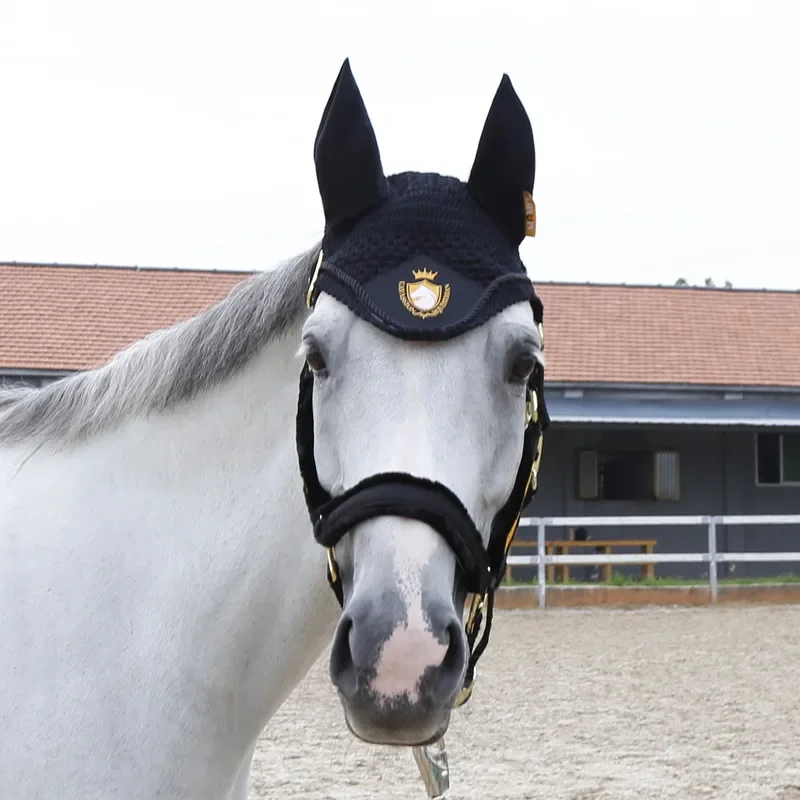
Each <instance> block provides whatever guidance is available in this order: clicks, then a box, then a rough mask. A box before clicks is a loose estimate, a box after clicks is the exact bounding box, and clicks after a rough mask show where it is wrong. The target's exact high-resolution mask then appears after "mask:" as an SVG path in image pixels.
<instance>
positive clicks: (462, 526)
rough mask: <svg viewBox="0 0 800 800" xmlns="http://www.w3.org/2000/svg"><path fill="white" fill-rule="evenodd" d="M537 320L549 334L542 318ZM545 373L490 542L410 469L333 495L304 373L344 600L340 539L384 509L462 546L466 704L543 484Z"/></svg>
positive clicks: (303, 451) (320, 496) (311, 482)
mask: <svg viewBox="0 0 800 800" xmlns="http://www.w3.org/2000/svg"><path fill="white" fill-rule="evenodd" d="M321 262H322V254H321V253H320V257H319V262H318V264H317V271H316V272H315V273H314V277H313V278H312V281H311V286H310V287H309V292H308V305H309V307H312V306H313V302H314V283H315V280H316V277H317V275H318V273H319V266H320V264H321ZM540 314H541V310H540V306H539V307H537V306H534V315H535V317H536V316H539V317H540ZM536 321H537V323H538V325H539V331H540V334H541V332H542V323H541V318H539V319H537V320H536ZM543 380H544V372H543V369H542V367H541V365H540V364H538V363H537V365H536V368H535V369H534V372H533V374H532V376H531V378H530V381H529V383H528V387H527V401H526V404H525V420H524V425H525V434H524V441H523V447H522V458H521V460H520V464H519V468H518V470H517V477H516V480H515V481H514V487H513V489H512V490H511V493H510V494H509V496H508V498H507V499H506V502H505V505H503V507H502V508H501V509H500V510H499V511H498V512H497V514H496V515H495V518H494V520H493V522H492V526H491V532H490V536H489V544H488V547H485V546H484V544H483V538H482V536H481V533H480V531H479V530H478V529H477V527H476V526H475V523H474V522H473V520H472V518H471V517H470V515H469V512H468V511H467V510H466V508H464V505H463V503H462V502H461V501H460V500H459V499H458V497H457V496H456V495H455V494H454V493H453V492H452V491H451V490H450V489H448V488H447V487H446V486H444V485H443V484H441V483H439V482H437V481H431V480H426V479H424V478H419V477H416V476H414V475H408V474H406V473H395V472H386V473H379V474H376V475H372V476H370V477H369V478H366V479H364V480H363V481H361V482H360V483H358V484H356V485H355V486H353V487H351V488H350V489H348V490H347V491H346V492H344V493H343V494H340V495H337V496H336V497H331V495H330V494H329V493H328V492H327V491H326V490H325V489H324V488H323V487H322V485H321V484H320V482H319V477H318V475H317V466H316V462H315V460H314V413H313V405H312V394H313V390H314V376H313V373H312V372H311V370H310V368H309V367H308V366H307V365H306V366H305V367H304V368H303V371H302V372H301V375H300V393H299V399H298V406H297V431H296V433H297V454H298V459H299V463H300V474H301V476H302V479H303V490H304V493H305V499H306V504H307V506H308V511H309V515H310V517H311V522H312V524H313V526H314V538H315V539H316V541H317V542H319V544H321V545H323V546H324V547H325V548H327V551H328V581H329V583H330V585H331V588H332V589H333V591H334V593H335V595H336V599H337V600H338V601H339V605H340V606H342V605H343V604H344V598H343V592H342V581H341V576H340V574H339V568H338V565H337V563H336V558H335V555H334V547H335V546H336V544H337V543H338V542H339V541H340V540H341V538H342V537H343V536H344V535H345V534H346V533H348V532H349V531H351V530H352V529H353V528H354V527H355V526H356V525H358V524H360V523H362V522H365V521H367V520H369V519H374V518H376V517H381V516H400V517H406V518H409V519H415V520H419V521H420V522H424V523H425V524H427V525H429V526H430V527H432V528H433V529H434V530H436V531H438V532H439V533H440V534H441V535H442V537H444V539H445V541H446V542H447V543H448V545H449V546H450V548H451V549H452V551H453V553H454V554H455V557H456V561H457V563H458V566H459V570H460V573H461V577H462V580H463V582H464V587H465V589H466V590H467V591H468V592H469V593H471V594H472V595H473V599H472V605H471V607H470V612H469V617H468V620H467V623H466V625H465V631H466V634H467V641H468V644H469V649H470V659H469V664H468V667H467V674H466V678H465V682H464V689H463V690H462V693H461V695H460V697H459V700H458V703H457V704H458V705H461V704H462V703H464V702H466V700H467V699H468V698H469V696H470V694H471V691H472V684H473V681H474V678H475V665H476V664H477V661H478V659H479V658H480V657H481V655H482V653H483V651H484V650H485V649H486V645H487V644H488V641H489V634H490V631H491V622H492V612H493V608H494V595H495V591H496V590H497V588H498V586H499V585H500V582H501V581H502V579H503V575H504V574H505V568H506V559H507V557H508V551H509V548H510V547H511V543H512V541H513V540H514V536H515V534H516V532H517V527H518V525H519V520H520V516H521V514H522V510H523V508H524V507H525V506H526V505H527V504H528V502H530V500H531V498H532V497H533V495H534V494H535V493H536V491H537V489H538V474H539V464H540V460H541V457H542V435H543V432H544V430H545V429H546V428H547V426H548V424H549V418H548V415H547V409H546V407H545V402H544V386H543ZM484 610H485V615H486V624H485V627H484V632H483V636H482V637H481V639H480V641H478V634H479V632H480V629H481V624H482V622H483V616H484Z"/></svg>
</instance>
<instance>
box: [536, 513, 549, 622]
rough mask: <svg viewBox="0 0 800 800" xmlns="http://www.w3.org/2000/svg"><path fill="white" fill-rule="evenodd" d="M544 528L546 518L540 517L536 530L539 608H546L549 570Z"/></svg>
mask: <svg viewBox="0 0 800 800" xmlns="http://www.w3.org/2000/svg"><path fill="white" fill-rule="evenodd" d="M544 528H545V525H544V519H541V518H540V519H539V525H538V526H537V530H536V552H537V553H538V555H539V564H538V584H537V586H536V592H537V594H538V596H539V608H544V606H545V600H546V592H547V589H546V587H545V575H546V574H547V571H546V570H545V566H544Z"/></svg>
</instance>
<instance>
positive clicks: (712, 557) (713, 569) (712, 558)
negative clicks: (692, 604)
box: [708, 517, 718, 603]
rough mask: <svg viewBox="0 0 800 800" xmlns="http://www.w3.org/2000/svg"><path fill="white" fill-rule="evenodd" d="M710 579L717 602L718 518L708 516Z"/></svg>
mask: <svg viewBox="0 0 800 800" xmlns="http://www.w3.org/2000/svg"><path fill="white" fill-rule="evenodd" d="M708 580H709V583H710V584H711V602H712V603H716V602H717V593H718V586H717V518H716V517H709V518H708Z"/></svg>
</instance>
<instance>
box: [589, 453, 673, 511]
mask: <svg viewBox="0 0 800 800" xmlns="http://www.w3.org/2000/svg"><path fill="white" fill-rule="evenodd" d="M578 497H579V498H580V499H581V500H679V499H680V459H679V457H678V453H675V452H671V451H656V452H653V451H652V450H630V451H619V452H599V451H596V450H581V451H580V452H579V453H578Z"/></svg>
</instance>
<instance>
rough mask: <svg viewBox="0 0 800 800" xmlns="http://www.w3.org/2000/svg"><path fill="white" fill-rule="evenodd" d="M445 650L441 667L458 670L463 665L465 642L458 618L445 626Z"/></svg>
mask: <svg viewBox="0 0 800 800" xmlns="http://www.w3.org/2000/svg"><path fill="white" fill-rule="evenodd" d="M446 630H447V636H448V639H449V641H448V644H447V652H446V653H445V655H444V660H443V661H442V669H443V670H445V671H446V672H452V671H456V672H460V671H461V670H462V669H463V667H464V657H465V654H466V643H465V641H464V633H463V631H462V630H461V625H459V624H458V620H453V621H452V622H451V623H450V624H449V625H448V626H447V629H446Z"/></svg>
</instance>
